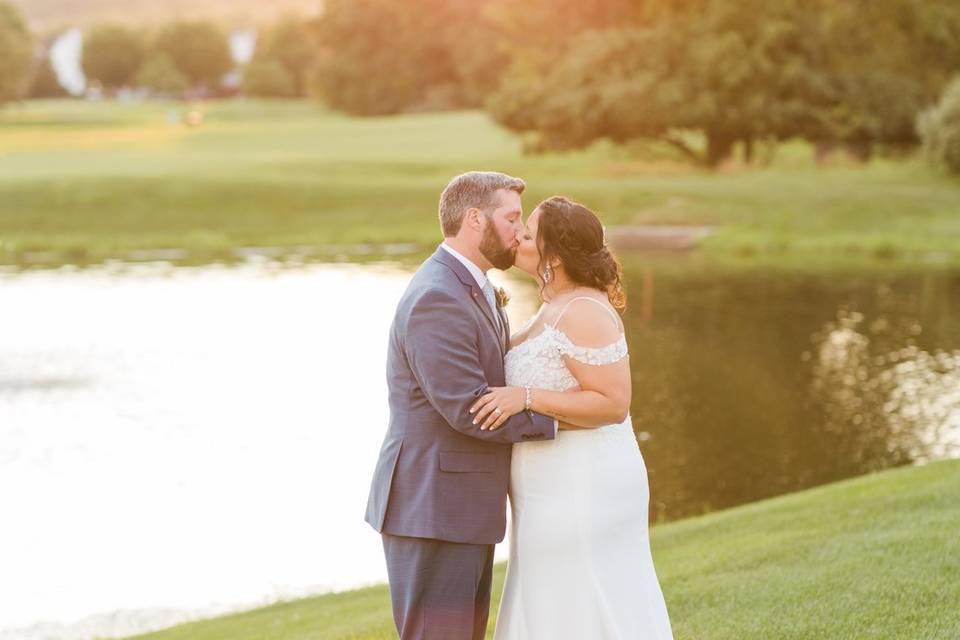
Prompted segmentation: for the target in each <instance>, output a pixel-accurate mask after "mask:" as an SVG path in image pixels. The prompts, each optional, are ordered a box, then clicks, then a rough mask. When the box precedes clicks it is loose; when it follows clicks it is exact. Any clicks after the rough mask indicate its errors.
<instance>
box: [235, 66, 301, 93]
mask: <svg viewBox="0 0 960 640" xmlns="http://www.w3.org/2000/svg"><path fill="white" fill-rule="evenodd" d="M243 92H244V93H245V94H247V95H248V96H260V97H264V98H290V97H293V96H295V95H296V92H297V88H296V83H295V81H294V79H293V76H292V75H291V74H290V72H289V71H287V68H286V67H285V66H284V65H283V64H281V63H280V62H279V61H277V60H270V59H267V58H263V59H260V60H254V61H253V62H251V63H250V64H249V65H247V68H246V69H244V72H243Z"/></svg>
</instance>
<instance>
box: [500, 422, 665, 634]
mask: <svg viewBox="0 0 960 640" xmlns="http://www.w3.org/2000/svg"><path fill="white" fill-rule="evenodd" d="M649 501H650V491H649V485H648V483H647V469H646V465H645V464H644V461H643V457H642V455H641V453H640V449H639V447H638V446H637V441H636V437H635V436H634V433H633V428H632V425H631V422H630V419H629V418H628V419H627V421H626V422H624V423H622V424H619V425H613V426H609V427H603V428H600V429H592V430H584V431H561V432H560V433H559V434H558V436H557V439H556V440H555V441H552V442H528V443H521V444H517V445H514V447H513V459H512V468H511V477H510V503H511V510H512V515H513V520H512V523H511V530H510V558H509V564H508V566H507V578H506V583H505V585H504V591H503V598H502V600H501V603H500V613H499V616H498V619H497V624H496V632H495V635H494V638H495V639H496V640H564V639H569V640H599V639H624V640H625V639H628V638H629V639H644V640H667V639H671V640H672V638H673V634H672V630H671V628H670V619H669V617H668V615H667V607H666V603H665V602H664V598H663V593H662V591H661V589H660V584H659V582H658V580H657V574H656V571H655V570H654V565H653V558H652V556H651V554H650V538H649V529H648V525H647V522H648V506H649Z"/></svg>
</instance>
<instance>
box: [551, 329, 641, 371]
mask: <svg viewBox="0 0 960 640" xmlns="http://www.w3.org/2000/svg"><path fill="white" fill-rule="evenodd" d="M556 336H557V348H558V349H559V350H560V353H562V354H563V355H565V356H569V357H571V358H573V359H574V360H576V361H577V362H582V363H584V364H595V365H601V364H613V363H614V362H619V361H621V360H623V359H624V358H626V357H627V338H626V336H625V335H624V334H622V333H621V334H620V338H619V339H618V340H617V341H616V342H613V343H611V344H608V345H607V346H605V347H581V346H579V345H576V344H574V343H573V341H571V340H570V338H568V337H567V336H566V334H564V333H563V332H562V331H557V332H556Z"/></svg>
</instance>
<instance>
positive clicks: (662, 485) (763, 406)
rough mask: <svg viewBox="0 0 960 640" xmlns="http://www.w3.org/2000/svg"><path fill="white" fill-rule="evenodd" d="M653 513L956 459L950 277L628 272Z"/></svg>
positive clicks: (955, 313) (637, 409) (954, 318)
mask: <svg viewBox="0 0 960 640" xmlns="http://www.w3.org/2000/svg"><path fill="white" fill-rule="evenodd" d="M644 273H646V274H647V276H646V280H647V281H649V280H651V279H655V280H656V283H657V296H656V304H655V305H654V311H653V313H652V314H651V316H648V317H644V314H643V312H642V311H641V310H637V309H636V305H633V306H632V307H631V310H630V320H631V322H630V338H631V348H632V368H633V375H634V404H633V414H634V423H635V425H636V427H637V431H638V438H639V440H640V444H641V448H642V449H643V451H644V455H645V457H646V460H647V464H648V466H649V467H650V472H651V485H652V503H651V504H652V517H653V519H654V520H664V519H675V518H678V517H682V516H685V515H691V514H696V513H701V512H705V511H711V510H715V509H720V508H724V507H727V506H731V505H736V504H741V503H744V502H749V501H752V500H756V499H759V498H762V497H767V496H772V495H777V494H780V493H784V492H787V491H792V490H796V489H801V488H806V487H810V486H815V485H818V484H822V483H825V482H829V481H832V480H837V479H841V478H847V477H851V476H854V475H858V474H861V473H865V472H869V471H874V470H878V469H883V468H887V467H891V466H896V465H902V464H908V463H921V462H925V461H928V460H931V459H936V458H942V457H947V456H951V457H952V456H958V455H960V322H958V318H960V275H958V274H956V273H953V274H951V273H900V274H897V273H884V272H878V273H870V272H868V273H850V274H843V273H832V274H823V275H817V274H799V273H758V272H742V271H731V272H728V273H724V272H722V271H716V270H711V272H710V273H709V274H706V273H698V272H696V271H689V270H688V271H682V270H677V269H676V268H672V267H662V268H658V267H652V268H651V267H649V266H646V265H636V264H634V265H631V266H630V267H629V269H628V274H629V275H632V276H633V277H632V278H630V294H631V296H632V298H633V300H634V301H636V300H638V299H643V297H644V296H645V295H646V296H647V297H649V293H648V292H644V291H643V288H644V286H645V285H643V284H639V283H642V282H643V281H644V279H643V278H640V277H637V276H638V275H639V274H644Z"/></svg>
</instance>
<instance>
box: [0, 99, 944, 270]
mask: <svg viewBox="0 0 960 640" xmlns="http://www.w3.org/2000/svg"><path fill="white" fill-rule="evenodd" d="M184 108H185V107H184V105H182V104H178V103H146V104H117V103H109V102H104V103H88V102H80V101H46V102H44V101H39V102H28V103H23V104H19V105H8V106H7V107H5V108H4V109H3V110H0V263H8V264H9V263H18V262H22V261H24V260H26V258H27V256H28V255H29V254H31V253H33V254H36V252H55V253H56V254H57V255H58V256H60V257H59V258H50V260H54V261H56V260H63V261H76V262H84V261H99V260H102V259H104V258H106V257H110V256H121V255H123V254H124V252H128V251H131V250H142V249H148V250H149V249H165V248H185V249H187V250H189V252H190V253H191V255H193V256H195V257H198V258H199V259H201V260H205V259H219V258H221V257H223V256H225V255H227V254H229V253H230V252H231V250H232V249H234V248H236V247H241V246H299V245H306V246H312V247H321V248H324V249H323V250H330V246H331V245H333V246H334V247H337V246H342V245H353V244H362V243H374V244H383V243H396V242H402V243H417V244H421V245H424V246H430V245H432V244H434V243H436V242H437V241H438V237H439V230H438V225H437V223H436V213H435V212H436V206H437V199H438V196H439V193H440V191H441V190H442V188H443V187H444V185H445V184H446V182H447V180H448V179H449V178H450V177H451V176H453V175H455V174H457V173H459V172H462V171H466V170H470V169H498V170H502V171H506V172H509V173H513V174H516V175H519V176H521V177H523V178H525V179H526V180H527V182H528V185H529V189H528V193H527V195H526V196H525V203H526V207H527V210H528V211H529V210H530V209H531V208H532V207H533V205H535V204H536V202H537V201H539V200H540V199H542V198H544V197H546V196H548V195H551V194H555V193H564V194H567V195H570V196H571V197H574V198H576V199H579V200H581V201H583V202H584V203H586V204H588V205H589V206H591V207H593V208H594V209H595V210H597V211H598V213H600V215H601V217H602V218H603V219H604V221H605V222H606V223H608V224H698V225H702V224H705V225H716V226H717V227H718V228H719V229H718V232H717V234H716V235H715V236H713V237H712V238H710V239H709V240H707V241H706V243H705V245H704V247H703V252H704V253H705V254H706V255H710V256H716V257H734V258H736V259H743V260H748V261H749V260H763V259H773V260H775V261H779V260H784V261H788V262H789V261H800V262H807V261H824V260H831V259H836V258H841V257H842V258H850V257H851V256H853V257H855V258H857V259H862V260H868V261H880V262H891V261H899V262H904V261H906V262H914V261H917V260H923V261H931V262H938V263H941V264H944V263H945V264H960V181H958V180H951V179H950V178H948V177H946V176H942V175H938V174H937V173H936V172H934V171H933V170H931V169H929V168H927V167H926V166H925V165H924V164H923V163H922V161H921V160H920V159H918V158H909V159H906V160H901V161H892V160H877V161H874V162H872V163H870V164H868V165H857V164H853V163H850V162H843V161H838V162H836V163H834V164H832V165H831V166H828V167H819V168H818V167H816V166H815V165H814V164H813V160H812V154H811V153H810V151H809V149H808V148H807V147H806V146H805V145H802V144H792V145H785V146H784V147H782V148H781V149H780V151H779V152H778V155H777V159H776V160H775V162H774V163H773V164H772V165H771V166H770V167H768V168H763V169H761V168H754V169H746V168H743V167H736V166H733V167H731V168H729V169H727V170H724V171H721V172H719V173H709V172H705V171H702V170H698V169H694V168H692V167H689V166H686V165H684V164H682V163H681V162H679V161H678V160H677V159H676V158H675V157H673V156H671V155H670V154H669V153H667V152H665V151H664V150H663V149H662V148H658V147H656V146H647V147H644V148H639V147H634V148H631V149H624V148H616V147H613V146H611V145H607V144H598V145H596V146H594V147H593V148H591V149H589V150H586V151H582V152H576V153H567V154H551V155H546V156H525V155H523V154H522V153H521V141H520V139H519V138H518V137H516V136H513V135H511V134H510V133H508V132H506V131H504V130H502V129H500V128H498V127H497V126H495V125H494V124H493V123H492V122H491V121H490V120H489V119H488V118H487V117H486V116H485V115H484V114H483V113H480V112H452V113H441V114H417V115H404V116H396V117H384V118H367V119H358V118H349V117H345V116H342V115H339V114H335V113H331V112H329V111H326V110H324V109H323V108H322V107H320V106H318V105H315V104H313V103H310V102H269V101H252V102H245V101H228V102H214V103H209V104H206V105H203V106H202V107H201V109H202V110H203V111H204V113H205V116H206V117H205V122H204V124H203V125H202V126H200V127H196V128H188V127H184V126H182V125H179V124H170V123H168V121H167V116H168V114H169V113H171V112H176V111H178V110H179V111H181V112H182V111H183V109H184Z"/></svg>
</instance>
